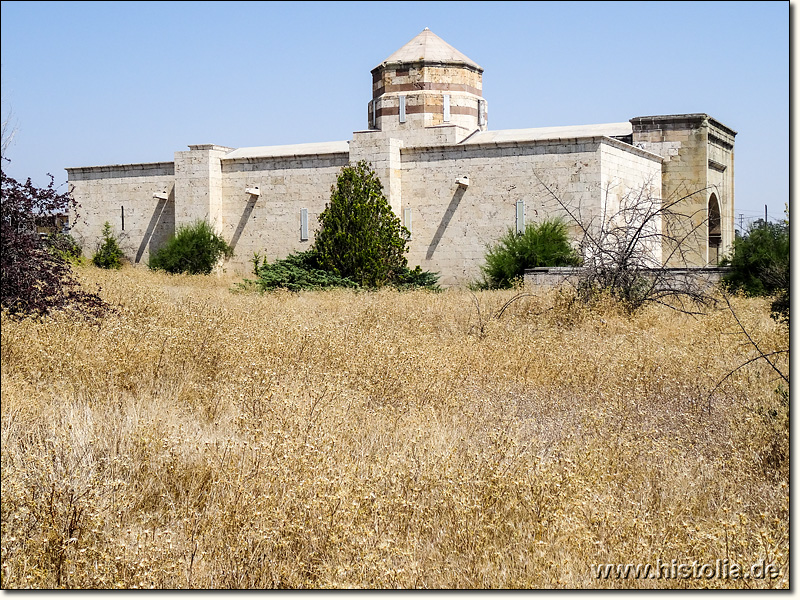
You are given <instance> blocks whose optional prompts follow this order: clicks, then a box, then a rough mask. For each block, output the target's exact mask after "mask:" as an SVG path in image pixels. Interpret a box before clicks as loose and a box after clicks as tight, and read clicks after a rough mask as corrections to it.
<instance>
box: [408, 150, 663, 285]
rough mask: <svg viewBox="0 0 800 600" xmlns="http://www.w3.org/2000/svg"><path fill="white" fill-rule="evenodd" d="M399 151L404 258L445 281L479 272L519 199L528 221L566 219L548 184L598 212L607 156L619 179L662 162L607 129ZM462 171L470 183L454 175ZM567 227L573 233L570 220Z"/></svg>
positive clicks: (462, 280)
mask: <svg viewBox="0 0 800 600" xmlns="http://www.w3.org/2000/svg"><path fill="white" fill-rule="evenodd" d="M609 147H610V148H611V149H609ZM401 156H402V161H403V176H402V207H403V215H404V216H405V215H406V214H407V213H406V209H410V213H411V220H412V224H413V227H412V239H411V243H410V251H409V255H408V260H409V264H410V265H412V266H414V265H416V264H419V265H421V266H422V268H423V269H427V270H430V271H437V272H440V273H441V283H442V284H444V285H465V284H467V283H469V282H470V281H473V280H474V279H476V278H477V277H478V276H479V275H480V266H481V264H483V262H484V256H485V253H486V249H487V246H488V245H490V244H494V243H496V242H497V241H498V240H499V238H500V237H502V236H503V235H504V234H505V233H506V232H507V231H508V230H509V229H514V228H516V222H517V202H519V201H522V202H523V203H524V211H525V219H526V221H527V222H529V223H530V222H537V221H541V220H544V219H546V218H548V217H554V216H555V217H559V216H560V217H562V218H565V220H567V221H568V222H569V219H568V218H567V216H566V214H565V212H564V211H563V209H561V208H560V207H559V206H558V204H557V203H556V202H555V201H554V199H553V195H552V194H551V192H552V193H555V194H557V195H559V197H560V198H562V200H563V201H564V202H565V203H566V204H567V205H568V206H570V207H572V208H574V209H578V208H579V207H580V208H582V209H583V211H584V216H588V215H589V213H590V212H591V211H592V210H594V211H595V212H597V210H598V207H599V205H600V189H601V183H602V172H603V170H602V168H601V163H602V160H603V159H604V158H605V160H609V161H610V160H613V161H616V162H617V163H624V164H625V167H626V168H627V169H629V171H630V173H631V179H630V180H628V179H627V178H626V179H625V182H623V183H631V182H634V181H638V180H636V178H635V175H634V174H635V173H640V174H641V173H643V172H646V173H647V174H648V175H649V174H651V173H655V174H657V173H658V171H659V169H660V162H659V160H658V158H657V157H654V156H652V155H650V154H648V153H646V152H642V151H639V150H636V149H634V148H632V147H630V146H626V145H625V144H623V143H622V142H617V141H616V140H611V139H609V138H605V137H593V138H582V139H572V140H558V141H552V140H550V141H540V142H524V143H522V142H520V143H514V142H504V143H492V144H469V143H464V144H461V145H458V146H447V147H428V148H410V149H408V148H407V149H403V150H402V151H401ZM626 156H627V157H629V158H630V164H628V163H626V162H625V157H626ZM462 178H468V181H469V185H468V186H464V185H459V184H458V183H457V182H456V180H457V179H462ZM576 214H577V213H576ZM571 232H572V233H573V234H574V237H577V234H578V230H577V229H576V228H575V227H572V228H571Z"/></svg>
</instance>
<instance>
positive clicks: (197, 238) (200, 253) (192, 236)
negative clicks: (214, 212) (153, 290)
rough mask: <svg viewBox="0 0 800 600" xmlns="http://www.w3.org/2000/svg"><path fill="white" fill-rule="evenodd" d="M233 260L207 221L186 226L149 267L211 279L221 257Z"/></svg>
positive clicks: (226, 245)
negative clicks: (211, 274)
mask: <svg viewBox="0 0 800 600" xmlns="http://www.w3.org/2000/svg"><path fill="white" fill-rule="evenodd" d="M231 256H233V248H231V247H230V246H229V245H228V244H227V243H226V242H225V240H224V239H223V238H222V236H220V235H219V234H218V233H217V232H216V231H214V229H213V227H211V225H210V224H209V223H208V222H207V221H200V220H198V221H195V223H194V224H192V225H184V226H182V227H180V228H179V229H178V231H177V232H176V233H175V235H174V236H172V237H170V238H169V239H168V240H167V242H166V244H164V246H162V247H161V248H160V249H159V250H158V251H157V252H156V253H155V254H152V255H150V260H149V262H148V266H149V267H150V269H152V270H154V271H155V270H162V271H166V272H167V273H173V274H176V273H189V274H191V275H208V274H209V273H211V270H212V269H213V268H214V266H216V264H217V262H219V259H220V258H222V257H225V258H230V257H231Z"/></svg>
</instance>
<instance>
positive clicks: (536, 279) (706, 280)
mask: <svg viewBox="0 0 800 600" xmlns="http://www.w3.org/2000/svg"><path fill="white" fill-rule="evenodd" d="M665 271H666V272H667V273H669V274H670V276H671V278H672V280H673V281H677V282H679V283H680V282H684V283H687V284H688V283H690V282H691V283H695V284H697V283H699V284H701V285H702V286H703V287H710V286H713V285H716V284H718V283H719V282H720V280H721V279H722V277H723V275H725V274H726V273H727V272H729V271H730V269H729V268H727V267H667V268H664V269H648V270H647V272H648V273H650V274H653V275H655V274H659V273H663V272H665ZM582 272H583V269H581V268H580V267H541V268H537V269H526V270H525V276H524V280H525V285H526V286H530V287H534V288H546V287H556V286H560V285H565V284H566V285H573V286H574V285H577V283H578V281H580V277H581V273H582Z"/></svg>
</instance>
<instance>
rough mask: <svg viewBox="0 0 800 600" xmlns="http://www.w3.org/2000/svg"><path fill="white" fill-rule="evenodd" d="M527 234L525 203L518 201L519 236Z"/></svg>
mask: <svg viewBox="0 0 800 600" xmlns="http://www.w3.org/2000/svg"><path fill="white" fill-rule="evenodd" d="M522 233H525V201H524V200H517V234H522Z"/></svg>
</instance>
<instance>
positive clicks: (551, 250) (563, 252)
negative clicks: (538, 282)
mask: <svg viewBox="0 0 800 600" xmlns="http://www.w3.org/2000/svg"><path fill="white" fill-rule="evenodd" d="M578 264H580V259H579V258H578V255H577V253H576V252H575V250H574V249H573V248H572V246H570V243H569V237H568V236H567V227H566V225H565V224H564V223H563V222H562V221H559V220H557V219H550V220H547V221H544V222H542V223H538V224H533V225H528V226H527V227H526V228H525V231H524V232H523V233H521V234H518V233H516V232H515V231H514V230H512V229H509V230H508V232H507V233H506V234H505V235H504V236H503V237H502V238H500V241H499V242H498V243H497V244H495V245H493V246H490V247H489V248H488V250H487V252H486V264H485V265H483V266H482V267H481V271H482V272H483V280H482V281H480V282H479V283H478V284H477V287H479V288H483V289H496V288H510V287H512V286H513V283H514V281H515V280H518V279H519V278H521V277H522V276H523V275H524V274H525V269H534V268H536V267H566V266H573V265H578Z"/></svg>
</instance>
